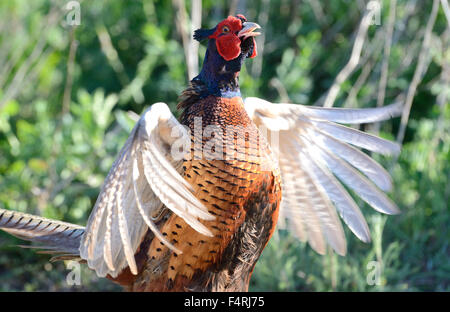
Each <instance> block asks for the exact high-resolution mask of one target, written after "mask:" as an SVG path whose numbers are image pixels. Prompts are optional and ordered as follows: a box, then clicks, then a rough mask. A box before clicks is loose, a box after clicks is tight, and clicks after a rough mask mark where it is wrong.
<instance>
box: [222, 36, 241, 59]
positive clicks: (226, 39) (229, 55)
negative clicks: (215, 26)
mask: <svg viewBox="0 0 450 312" xmlns="http://www.w3.org/2000/svg"><path fill="white" fill-rule="evenodd" d="M216 47H217V51H218V52H219V54H220V55H221V56H222V57H223V58H224V59H225V61H231V60H233V59H235V58H237V57H238V56H239V54H241V40H240V39H239V38H238V37H237V36H236V35H234V34H229V35H222V36H220V37H219V38H217V39H216Z"/></svg>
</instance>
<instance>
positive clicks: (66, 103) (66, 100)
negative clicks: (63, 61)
mask: <svg viewBox="0 0 450 312" xmlns="http://www.w3.org/2000/svg"><path fill="white" fill-rule="evenodd" d="M76 27H77V26H73V28H72V29H71V30H70V48H69V58H68V60H67V77H66V85H65V86H64V95H63V105H62V116H64V115H65V114H67V113H68V112H69V111H70V95H71V94H72V82H73V69H74V67H75V55H76V51H77V47H78V41H77V40H76V39H75V29H76Z"/></svg>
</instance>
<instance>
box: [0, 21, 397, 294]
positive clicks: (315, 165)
mask: <svg viewBox="0 0 450 312" xmlns="http://www.w3.org/2000/svg"><path fill="white" fill-rule="evenodd" d="M257 29H260V26H259V25H258V24H256V23H252V22H249V21H247V20H246V18H245V17H244V16H243V15H237V16H229V17H228V18H226V19H225V20H223V21H221V22H220V23H219V24H218V25H217V26H216V27H214V28H212V29H199V30H196V31H195V33H194V38H195V39H196V40H198V41H203V40H207V41H208V47H207V51H206V55H205V59H204V62H203V67H202V69H201V72H200V74H199V75H198V76H197V77H195V78H194V79H192V81H191V82H190V84H189V86H188V87H187V89H186V90H185V91H184V92H183V93H182V94H181V97H180V102H179V104H178V109H179V110H180V111H181V116H180V118H179V120H177V119H176V118H175V116H174V115H173V114H172V113H171V111H170V110H169V107H168V106H167V105H166V104H164V103H156V104H153V105H152V106H150V108H149V109H147V110H146V111H145V112H144V113H143V114H142V116H141V117H140V119H139V120H138V121H137V123H136V125H135V127H134V129H133V130H132V132H131V134H130V136H129V138H128V140H127V141H126V142H125V144H124V146H123V148H122V149H121V151H120V153H119V155H118V157H117V159H116V161H115V163H114V164H113V166H112V169H111V170H110V172H109V174H108V175H107V177H106V179H105V182H104V184H103V187H102V189H101V191H100V194H99V196H98V199H97V201H96V204H95V206H94V208H93V211H92V213H91V215H90V217H89V220H88V222H87V225H86V227H83V226H78V225H74V224H69V223H65V222H60V221H55V220H50V219H46V218H42V217H38V216H33V215H29V214H23V213H19V212H13V211H9V210H4V209H0V228H1V229H2V230H4V231H6V232H8V233H10V234H12V235H15V236H17V237H20V238H23V239H26V240H31V241H33V242H37V243H40V245H39V248H43V249H45V250H46V252H49V253H54V254H56V259H77V260H78V261H82V262H85V263H87V265H88V266H89V268H91V269H92V270H94V271H95V272H96V274H97V275H98V276H100V277H107V278H109V279H111V280H113V281H114V282H116V283H119V284H120V285H122V286H123V287H124V288H125V289H126V290H129V291H247V290H248V287H249V281H250V278H251V275H252V271H253V268H254V266H255V264H256V262H257V260H258V258H259V257H260V255H261V253H262V251H263V249H264V247H265V246H266V245H267V243H268V241H269V240H270V238H271V236H272V234H273V233H274V230H275V228H276V226H277V224H278V225H279V227H280V228H287V229H289V230H291V231H292V233H293V234H295V235H296V236H297V237H298V238H299V239H300V240H301V241H307V242H308V243H309V244H310V246H311V247H312V248H313V249H314V250H316V251H317V252H318V253H320V254H324V253H325V251H326V246H327V244H329V245H330V246H331V248H332V249H333V250H334V251H335V252H336V253H338V254H340V255H345V253H346V239H345V236H344V232H343V228H342V225H341V222H340V219H339V217H338V214H339V215H340V217H341V218H342V220H343V221H344V222H345V223H346V224H347V225H348V227H349V228H350V229H351V231H352V232H353V233H354V234H355V235H356V236H357V237H358V238H359V239H361V240H362V241H364V242H369V241H370V232H369V229H368V226H367V223H366V221H365V220H364V217H363V215H362V214H361V212H360V210H359V208H358V206H357V205H356V203H355V201H354V200H353V198H352V197H351V196H350V195H349V194H348V192H347V191H346V189H345V188H344V187H343V185H342V184H341V182H342V183H344V184H345V185H346V186H347V187H348V188H349V189H352V190H353V191H354V192H355V194H357V195H358V196H359V197H360V198H362V199H363V200H364V201H365V202H367V203H368V204H369V205H370V206H372V207H373V208H374V209H376V210H377V211H379V212H382V213H386V214H395V213H398V209H397V207H396V205H395V204H394V203H393V202H392V201H391V200H390V199H389V198H388V197H387V196H386V194H385V192H387V191H389V190H390V189H391V188H392V182H391V179H390V177H389V174H388V173H387V172H386V170H384V169H383V168H382V167H381V166H380V165H379V164H378V163H376V162H375V161H374V160H373V159H372V158H370V157H369V156H368V155H367V154H365V153H363V152H362V151H360V149H358V148H363V149H366V150H369V151H372V152H376V153H381V154H385V155H389V154H395V153H398V152H399V150H400V149H399V146H398V145H397V144H395V143H393V142H390V141H387V140H384V139H381V138H379V137H377V136H374V135H371V134H367V133H364V132H362V131H359V130H356V129H354V128H350V127H347V126H343V125H340V123H343V124H360V123H369V122H378V121H382V120H386V119H388V118H390V117H393V116H395V115H397V114H398V113H399V110H400V107H399V106H398V105H390V106H385V107H382V108H376V109H338V108H321V107H308V106H303V105H299V104H283V103H279V104H273V103H270V102H268V101H265V100H263V99H260V98H246V99H245V100H243V98H242V97H241V92H240V89H239V72H240V70H241V66H242V65H243V63H244V61H245V60H246V59H247V58H254V57H256V56H257V46H256V42H255V36H257V35H259V33H258V32H257ZM337 178H339V180H340V181H339V180H338V179H337Z"/></svg>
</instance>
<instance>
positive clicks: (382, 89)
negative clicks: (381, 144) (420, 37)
mask: <svg viewBox="0 0 450 312" xmlns="http://www.w3.org/2000/svg"><path fill="white" fill-rule="evenodd" d="M396 6H397V0H391V3H390V6H389V18H388V25H387V29H386V41H385V42H384V55H383V61H382V64H381V77H380V84H379V85H378V97H377V107H381V106H383V105H384V98H385V96H386V85H387V79H388V72H389V58H390V56H391V45H392V34H393V33H394V24H395V11H396ZM375 129H376V132H378V131H379V130H380V123H379V122H378V123H376V125H375Z"/></svg>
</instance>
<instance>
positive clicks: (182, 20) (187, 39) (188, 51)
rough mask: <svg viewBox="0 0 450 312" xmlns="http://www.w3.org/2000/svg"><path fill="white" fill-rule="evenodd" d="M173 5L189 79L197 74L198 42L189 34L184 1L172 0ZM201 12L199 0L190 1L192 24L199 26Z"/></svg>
mask: <svg viewBox="0 0 450 312" xmlns="http://www.w3.org/2000/svg"><path fill="white" fill-rule="evenodd" d="M172 1H173V5H174V6H175V8H176V10H177V15H176V19H175V23H176V26H177V31H178V33H179V34H180V36H181V41H182V43H183V49H184V57H185V59H186V64H187V69H188V78H189V80H191V79H192V78H194V77H195V76H197V74H198V46H199V45H198V43H197V42H196V41H195V40H194V39H193V37H192V36H190V33H188V30H187V27H186V26H187V24H188V18H187V14H186V8H185V2H184V0H172ZM201 12H202V4H201V1H200V0H193V1H192V24H191V25H192V26H191V28H192V29H194V27H197V28H200V25H201V18H202V17H201V15H202V14H201Z"/></svg>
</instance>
